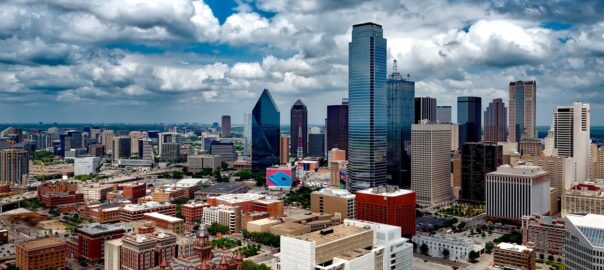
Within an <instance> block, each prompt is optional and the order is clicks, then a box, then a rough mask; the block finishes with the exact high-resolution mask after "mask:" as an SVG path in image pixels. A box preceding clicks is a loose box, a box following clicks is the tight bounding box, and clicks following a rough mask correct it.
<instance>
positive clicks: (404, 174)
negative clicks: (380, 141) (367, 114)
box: [387, 60, 415, 188]
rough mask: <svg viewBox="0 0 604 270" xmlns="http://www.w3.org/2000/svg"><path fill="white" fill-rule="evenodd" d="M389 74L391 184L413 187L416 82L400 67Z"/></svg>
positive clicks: (389, 178)
mask: <svg viewBox="0 0 604 270" xmlns="http://www.w3.org/2000/svg"><path fill="white" fill-rule="evenodd" d="M393 70H394V71H393V72H392V74H391V75H390V76H388V81H387V91H388V97H387V98H388V133H387V143H388V149H387V151H388V152H387V156H388V164H387V165H388V184H390V185H395V186H398V187H400V188H410V187H411V125H412V124H414V123H415V122H414V120H415V82H414V81H412V80H410V79H409V78H403V76H401V74H400V73H399V72H398V71H397V70H396V60H395V65H394V69H393Z"/></svg>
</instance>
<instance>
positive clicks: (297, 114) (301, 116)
mask: <svg viewBox="0 0 604 270" xmlns="http://www.w3.org/2000/svg"><path fill="white" fill-rule="evenodd" d="M289 126H290V131H289V134H290V135H291V140H290V149H289V152H290V153H292V154H296V155H297V153H298V140H299V139H301V140H300V141H301V143H302V156H306V153H307V152H308V111H307V109H306V105H304V103H302V101H301V100H299V99H298V100H297V101H296V102H295V103H294V105H292V108H291V110H290V124H289ZM298 136H301V138H299V137H298Z"/></svg>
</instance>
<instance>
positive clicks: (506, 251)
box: [493, 243, 537, 270]
mask: <svg viewBox="0 0 604 270" xmlns="http://www.w3.org/2000/svg"><path fill="white" fill-rule="evenodd" d="M536 259H537V252H536V251H535V250H534V249H532V248H528V247H525V246H521V245H516V244H510V243H500V244H499V245H497V246H495V249H494V251H493V260H494V264H495V266H498V267H502V268H503V269H521V270H534V269H536V266H535V262H536Z"/></svg>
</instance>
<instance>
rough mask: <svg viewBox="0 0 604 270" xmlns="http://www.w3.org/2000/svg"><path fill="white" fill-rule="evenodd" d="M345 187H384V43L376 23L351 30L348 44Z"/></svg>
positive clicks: (385, 146) (386, 122)
mask: <svg viewBox="0 0 604 270" xmlns="http://www.w3.org/2000/svg"><path fill="white" fill-rule="evenodd" d="M348 52H349V55H348V87H349V89H348V102H349V104H348V110H349V111H348V151H349V155H348V174H349V175H348V177H349V179H348V184H349V185H348V186H349V189H350V190H351V191H352V192H356V191H358V190H363V189H367V188H371V187H375V186H382V185H385V184H387V177H386V174H387V164H386V160H387V158H386V151H387V149H386V148H387V142H386V133H387V129H388V114H387V108H386V106H387V101H386V39H384V38H383V31H382V26H381V25H378V24H375V23H363V24H357V25H354V26H353V27H352V42H350V43H349V44H348Z"/></svg>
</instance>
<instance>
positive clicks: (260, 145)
mask: <svg viewBox="0 0 604 270" xmlns="http://www.w3.org/2000/svg"><path fill="white" fill-rule="evenodd" d="M280 121H281V120H280V113H279V109H278V108H277V104H275V101H273V97H272V96H271V94H270V92H269V91H268V89H264V91H262V94H261V95H260V98H259V99H258V102H256V106H254V109H253V110H252V140H251V146H250V149H251V157H252V170H253V171H255V172H263V171H264V170H265V169H266V168H267V167H270V166H273V165H275V164H278V163H279V137H280V129H281V128H280V125H281V122H280Z"/></svg>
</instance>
